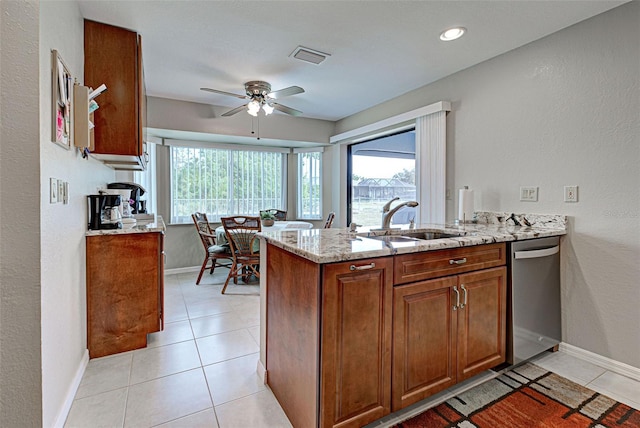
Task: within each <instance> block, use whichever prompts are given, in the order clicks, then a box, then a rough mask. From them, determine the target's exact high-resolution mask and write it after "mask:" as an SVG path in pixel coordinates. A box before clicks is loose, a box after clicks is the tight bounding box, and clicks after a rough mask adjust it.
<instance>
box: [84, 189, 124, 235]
mask: <svg viewBox="0 0 640 428" xmlns="http://www.w3.org/2000/svg"><path fill="white" fill-rule="evenodd" d="M87 198H88V202H89V229H91V230H100V229H122V216H121V215H120V210H119V206H120V204H121V203H122V199H121V197H120V195H89V196H88V197H87Z"/></svg>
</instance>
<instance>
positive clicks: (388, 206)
mask: <svg viewBox="0 0 640 428" xmlns="http://www.w3.org/2000/svg"><path fill="white" fill-rule="evenodd" d="M398 199H400V198H399V197H398V196H396V197H395V198H393V199H391V200H390V201H389V202H387V203H386V204H384V205H383V206H382V214H385V213H388V212H389V209H390V208H391V203H392V202H393V201H397V200H398Z"/></svg>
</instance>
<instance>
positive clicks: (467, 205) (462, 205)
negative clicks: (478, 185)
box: [458, 186, 473, 222]
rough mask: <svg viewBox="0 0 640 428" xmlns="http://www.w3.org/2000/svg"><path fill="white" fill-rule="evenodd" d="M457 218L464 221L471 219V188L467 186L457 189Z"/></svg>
mask: <svg viewBox="0 0 640 428" xmlns="http://www.w3.org/2000/svg"><path fill="white" fill-rule="evenodd" d="M458 220H459V221H464V222H470V221H471V220H473V190H471V189H469V187H468V186H465V188H464V189H460V190H459V191H458Z"/></svg>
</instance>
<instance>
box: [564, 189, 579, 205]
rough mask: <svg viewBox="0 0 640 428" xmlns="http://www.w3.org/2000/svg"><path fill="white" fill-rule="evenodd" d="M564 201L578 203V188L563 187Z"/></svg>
mask: <svg viewBox="0 0 640 428" xmlns="http://www.w3.org/2000/svg"><path fill="white" fill-rule="evenodd" d="M564 201H565V202H578V186H564Z"/></svg>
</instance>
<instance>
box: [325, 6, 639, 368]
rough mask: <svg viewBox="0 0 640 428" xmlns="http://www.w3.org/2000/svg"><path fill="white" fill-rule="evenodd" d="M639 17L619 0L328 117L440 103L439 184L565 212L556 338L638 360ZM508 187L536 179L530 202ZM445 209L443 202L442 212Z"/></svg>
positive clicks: (507, 207)
mask: <svg viewBox="0 0 640 428" xmlns="http://www.w3.org/2000/svg"><path fill="white" fill-rule="evenodd" d="M639 23H640V4H639V2H637V1H636V2H631V3H628V4H625V5H623V6H620V7H618V8H616V9H613V10H612V11H610V12H607V13H605V14H602V15H599V16H596V17H594V18H592V19H590V20H587V21H584V22H582V23H579V24H577V25H575V26H572V27H570V28H568V29H565V30H563V31H560V32H558V33H555V34H553V35H550V36H548V37H546V38H544V39H541V40H539V41H536V42H533V43H531V44H529V45H527V46H524V47H522V48H519V49H516V50H513V51H511V52H508V53H506V54H504V55H501V56H499V57H497V58H494V59H492V60H489V61H486V62H484V63H482V64H479V65H477V66H474V67H471V68H469V69H467V70H465V71H462V72H459V73H457V74H454V75H452V76H449V77H447V78H445V79H442V80H440V81H438V82H435V83H433V84H430V85H427V86H425V87H423V88H421V89H419V90H416V91H412V92H411V93H409V94H406V95H404V96H402V97H399V98H396V99H394V100H391V101H389V102H387V103H384V104H381V105H378V106H376V107H374V108H371V109H369V110H367V111H365V112H361V113H359V114H356V115H354V116H352V117H349V118H346V119H344V120H342V121H339V122H338V123H337V124H336V132H337V133H341V132H344V131H347V130H350V129H354V128H357V127H359V126H362V125H365V124H368V123H371V122H374V121H376V120H380V119H382V118H385V117H389V116H392V115H395V114H398V113H401V112H404V111H408V110H411V109H414V108H417V107H420V106H423V105H427V104H430V103H432V102H435V101H439V100H450V101H451V102H452V112H451V113H449V115H448V117H447V133H448V135H447V171H448V173H447V187H448V188H449V189H451V191H452V194H453V195H455V191H456V189H458V188H461V187H462V186H464V185H469V186H470V187H471V188H472V189H474V190H475V193H476V201H475V206H476V209H482V210H498V211H514V212H533V213H559V214H566V215H568V216H570V222H569V234H568V236H567V237H566V238H564V239H563V243H562V260H563V269H562V299H563V301H562V304H563V340H564V341H565V342H567V343H569V344H571V345H574V346H577V347H579V348H583V349H586V350H589V351H591V352H595V353H597V354H600V355H602V356H605V357H609V358H612V359H614V360H617V361H620V362H623V363H627V364H630V365H632V366H634V367H639V368H640V335H639V333H638V332H639V331H640V311H639V310H638V302H640V192H639V191H638V188H640V167H639V166H640V89H639V80H640V44H639V43H638V40H640V25H639ZM466 37H473V35H472V33H471V32H469V34H468V36H466ZM565 185H578V186H579V192H578V193H579V202H578V203H573V204H571V203H565V202H563V186H565ZM519 186H538V187H539V201H538V202H537V203H532V202H519V198H518V196H519V195H518V192H519ZM456 208H457V207H456V206H455V198H454V199H452V200H450V201H448V203H447V212H448V215H447V218H449V219H453V218H454V217H455V213H456ZM541 316H544V314H541Z"/></svg>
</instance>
